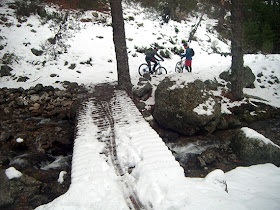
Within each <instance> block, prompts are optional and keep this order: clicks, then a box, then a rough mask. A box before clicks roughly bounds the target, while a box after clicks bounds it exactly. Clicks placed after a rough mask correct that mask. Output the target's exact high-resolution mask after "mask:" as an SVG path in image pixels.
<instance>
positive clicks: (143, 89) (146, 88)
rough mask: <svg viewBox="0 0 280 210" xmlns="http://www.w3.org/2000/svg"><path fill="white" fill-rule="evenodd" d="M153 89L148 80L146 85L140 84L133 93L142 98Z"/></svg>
mask: <svg viewBox="0 0 280 210" xmlns="http://www.w3.org/2000/svg"><path fill="white" fill-rule="evenodd" d="M152 90H153V86H152V85H151V84H150V83H149V82H147V83H146V84H145V85H142V86H138V87H137V88H136V89H134V91H133V94H134V95H136V96H137V97H138V98H142V97H143V96H145V95H146V94H149V95H150V94H151V93H152Z"/></svg>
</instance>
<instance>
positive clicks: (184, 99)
mask: <svg viewBox="0 0 280 210" xmlns="http://www.w3.org/2000/svg"><path fill="white" fill-rule="evenodd" d="M174 84H175V82H173V81H170V79H169V78H168V77H167V78H165V79H164V80H163V81H162V82H161V83H160V84H159V85H158V87H157V89H156V92H155V106H154V111H153V116H154V118H155V119H156V121H157V122H158V123H159V124H160V125H161V126H163V127H165V128H168V129H172V130H174V131H176V132H179V133H181V134H184V135H194V134H196V133H197V132H199V131H201V132H210V133H211V132H213V131H214V130H215V129H216V126H217V124H218V122H219V118H220V115H221V108H220V104H219V103H218V101H217V99H216V98H215V97H214V96H213V95H212V94H211V93H210V91H209V89H208V88H207V87H206V85H205V84H204V83H203V82H202V81H200V80H196V81H194V82H192V83H188V84H185V85H184V86H180V87H175V88H171V87H172V86H173V85H174Z"/></svg>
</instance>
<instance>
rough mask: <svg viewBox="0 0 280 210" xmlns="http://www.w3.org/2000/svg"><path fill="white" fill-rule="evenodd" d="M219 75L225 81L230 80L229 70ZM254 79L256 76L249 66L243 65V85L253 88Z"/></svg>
mask: <svg viewBox="0 0 280 210" xmlns="http://www.w3.org/2000/svg"><path fill="white" fill-rule="evenodd" d="M219 77H220V78H221V79H223V80H225V81H227V82H230V81H231V73H230V71H224V72H222V73H221V74H220V75H219ZM255 80H256V76H255V75H254V73H253V72H252V69H250V67H248V66H245V67H244V75H243V87H246V88H254V81H255Z"/></svg>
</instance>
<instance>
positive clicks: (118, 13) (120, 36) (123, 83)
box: [110, 0, 132, 96]
mask: <svg viewBox="0 0 280 210" xmlns="http://www.w3.org/2000/svg"><path fill="white" fill-rule="evenodd" d="M121 3H122V1H121V0H110V6H111V15H112V24H113V40H114V45H115V52H116V59H117V70H118V86H119V88H120V89H122V90H125V91H126V92H127V94H128V95H129V96H132V84H131V79H130V74H129V66H128V56H127V47H126V39H125V30H124V21H123V13H122V4H121Z"/></svg>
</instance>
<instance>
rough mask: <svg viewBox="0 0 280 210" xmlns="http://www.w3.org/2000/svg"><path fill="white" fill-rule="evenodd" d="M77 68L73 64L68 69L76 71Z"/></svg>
mask: <svg viewBox="0 0 280 210" xmlns="http://www.w3.org/2000/svg"><path fill="white" fill-rule="evenodd" d="M75 68H76V64H75V63H72V64H71V65H70V66H69V67H68V69H72V70H73V69H75Z"/></svg>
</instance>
